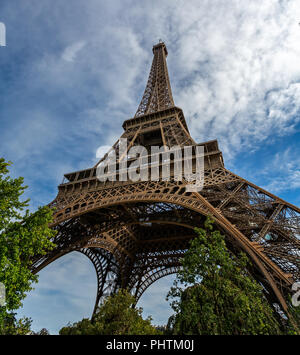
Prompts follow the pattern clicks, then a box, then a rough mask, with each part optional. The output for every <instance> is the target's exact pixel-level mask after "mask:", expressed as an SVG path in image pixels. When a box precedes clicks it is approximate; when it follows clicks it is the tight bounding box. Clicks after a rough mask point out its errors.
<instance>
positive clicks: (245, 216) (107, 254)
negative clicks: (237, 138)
mask: <svg viewBox="0 0 300 355" xmlns="http://www.w3.org/2000/svg"><path fill="white" fill-rule="evenodd" d="M153 53H154V57H153V63H152V66H151V71H150V75H149V79H148V82H147V86H146V89H145V92H144V95H143V98H142V100H141V103H140V105H139V107H138V110H137V112H136V114H135V116H134V117H133V118H131V119H129V120H126V121H125V122H124V123H123V128H124V133H123V134H122V136H121V137H120V138H127V140H128V150H129V149H130V148H131V147H133V146H135V145H143V146H144V147H146V148H147V149H150V146H152V145H160V146H163V145H165V146H169V147H172V146H174V145H179V146H181V147H184V146H187V145H190V146H193V147H196V146H203V147H204V152H205V157H204V166H205V171H204V188H203V189H202V190H201V191H199V192H188V191H187V190H186V189H185V186H186V185H187V183H188V182H187V181H185V180H182V181H176V179H174V177H173V178H171V179H170V181H164V180H163V179H162V178H159V179H158V181H137V182H132V181H118V179H117V181H107V182H101V181H99V180H98V179H97V177H96V170H97V166H98V165H99V164H100V163H101V162H103V161H104V159H105V157H104V158H103V159H101V160H100V161H99V162H98V164H97V165H95V166H94V167H92V168H90V169H87V170H82V171H76V172H73V173H69V174H66V175H65V180H66V181H65V182H64V183H63V184H61V185H59V187H58V195H57V197H56V198H55V200H54V201H53V202H52V203H51V204H50V206H52V207H55V208H56V210H55V215H54V223H53V228H55V229H56V230H57V232H58V233H57V235H56V237H55V239H54V242H55V244H56V245H57V247H56V249H55V250H53V251H52V252H51V253H49V254H47V255H46V256H36V258H35V260H34V263H33V266H32V270H33V272H34V273H37V272H39V271H40V270H41V269H42V268H44V267H45V266H47V265H48V264H50V263H51V262H53V261H54V260H56V259H57V258H59V257H61V256H63V255H65V254H67V253H69V252H72V251H79V252H81V253H83V254H85V255H86V256H87V257H88V258H89V259H90V260H91V261H92V263H93V264H94V266H95V269H96V273H97V279H98V287H97V296H96V306H97V305H98V304H99V301H100V299H101V298H102V297H103V296H106V295H109V294H111V293H113V292H116V290H117V289H118V288H120V287H127V288H129V289H130V290H131V292H132V293H133V294H134V295H135V296H136V297H137V299H139V298H140V297H141V295H142V294H143V292H144V291H145V290H146V289H147V288H148V287H149V286H150V285H151V284H152V283H153V282H155V281H156V280H158V279H159V278H161V277H163V276H166V275H168V274H172V273H175V272H176V271H177V270H178V268H179V267H180V263H179V259H180V258H181V257H182V256H183V255H184V253H185V251H186V250H187V248H188V243H189V240H190V239H191V238H193V237H194V236H195V235H194V232H193V228H194V227H196V226H197V227H199V226H202V225H203V222H204V220H205V218H206V216H208V215H211V216H212V217H213V218H214V219H215V221H216V223H215V224H216V227H217V228H218V229H220V230H221V231H222V233H223V234H224V235H225V236H226V243H227V245H228V247H229V248H230V249H231V250H232V252H234V253H237V252H239V251H241V250H243V251H244V252H246V253H247V255H248V257H249V258H250V259H251V260H252V264H253V266H252V267H251V269H250V270H249V271H250V272H251V274H252V275H253V276H254V277H255V278H256V280H258V281H259V282H260V283H261V284H263V286H264V287H265V291H266V296H267V298H268V299H269V301H270V302H271V303H277V304H279V305H280V306H281V307H282V309H284V310H285V309H286V302H285V299H286V296H287V294H288V293H289V292H290V290H291V285H292V284H293V282H295V281H296V280H299V279H300V272H299V264H300V239H299V234H300V218H299V217H300V210H299V208H297V207H296V206H293V205H292V204H290V203H288V202H286V201H283V200H282V199H280V198H278V197H277V196H275V195H273V194H271V193H269V192H267V191H265V190H263V189H262V188H260V187H258V186H256V185H254V184H252V183H251V182H249V181H247V180H245V179H243V178H241V177H239V176H237V175H236V174H234V173H232V172H231V171H229V170H227V169H226V168H225V167H224V162H223V158H222V152H221V151H220V150H219V147H218V142H217V140H213V141H209V142H203V143H196V142H195V141H194V140H193V139H192V138H191V136H190V134H189V130H188V127H187V124H186V121H185V118H184V115H183V112H182V110H181V109H180V108H178V107H176V106H175V105H174V101H173V97H172V91H171V86H170V82H169V76H168V69H167V64H166V56H167V49H166V46H165V44H164V43H158V44H157V45H155V46H154V47H153ZM113 148H114V149H115V150H116V151H117V152H118V142H116V143H115V144H114V146H113ZM149 156H150V151H149ZM118 158H119V161H118V164H117V171H118V166H119V164H120V163H121V161H122V160H123V158H124V157H123V156H120V155H119V156H118ZM126 164H127V163H126ZM128 164H129V162H128ZM171 172H172V166H171Z"/></svg>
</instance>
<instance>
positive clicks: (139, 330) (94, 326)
mask: <svg viewBox="0 0 300 355" xmlns="http://www.w3.org/2000/svg"><path fill="white" fill-rule="evenodd" d="M134 303H135V298H134V297H133V296H132V295H131V294H130V293H129V292H128V291H126V290H125V289H120V290H119V291H118V292H117V293H116V294H115V295H112V296H110V297H108V298H106V299H105V301H104V303H103V304H102V305H101V306H100V308H99V309H98V312H97V313H96V315H95V317H94V319H93V320H92V321H91V320H89V319H83V320H82V321H80V322H77V323H74V324H73V325H68V326H66V327H64V328H62V329H61V330H60V332H59V334H60V335H146V334H148V335H159V334H161V332H160V331H159V330H157V329H156V328H155V327H154V326H152V325H151V320H152V319H151V317H148V318H147V319H143V318H142V311H143V310H142V308H133V307H132V305H133V304H134Z"/></svg>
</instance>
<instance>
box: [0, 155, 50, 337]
mask: <svg viewBox="0 0 300 355" xmlns="http://www.w3.org/2000/svg"><path fill="white" fill-rule="evenodd" d="M9 165H10V163H8V162H6V161H5V160H4V159H3V158H1V159H0V282H1V283H2V284H4V286H5V289H6V297H5V298H6V304H5V306H1V307H0V334H1V333H5V332H7V331H8V329H10V331H11V332H13V324H15V325H16V329H19V330H20V329H25V330H24V331H26V329H28V324H29V322H30V321H29V319H28V318H25V319H23V320H21V321H20V322H21V323H20V322H17V321H16V319H15V314H14V313H12V310H15V309H18V308H19V307H21V306H22V300H23V299H24V298H25V296H26V293H27V292H29V291H30V290H32V286H31V285H32V283H34V282H37V280H38V277H37V275H33V274H32V273H31V271H30V265H31V263H32V261H31V260H32V257H33V256H34V255H37V254H38V255H44V254H45V253H46V252H47V251H49V250H51V249H52V248H53V247H54V244H53V243H52V242H51V241H50V239H51V238H52V237H53V236H54V235H55V232H54V231H53V230H52V229H50V228H49V227H48V224H49V223H50V222H51V221H52V211H51V210H50V209H49V208H48V207H43V208H39V209H38V210H37V211H36V212H35V213H30V212H29V210H28V209H26V207H27V206H28V202H29V200H25V201H21V196H22V194H23V193H24V190H25V189H26V188H27V186H23V178H22V177H19V178H17V179H12V178H11V177H10V176H9V175H8V173H9V170H8V166H9ZM20 332H21V333H22V331H21V330H20Z"/></svg>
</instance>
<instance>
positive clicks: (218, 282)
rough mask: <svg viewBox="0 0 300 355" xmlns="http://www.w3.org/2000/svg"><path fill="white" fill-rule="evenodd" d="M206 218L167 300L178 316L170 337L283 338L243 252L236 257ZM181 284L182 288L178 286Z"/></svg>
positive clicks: (173, 319)
mask: <svg viewBox="0 0 300 355" xmlns="http://www.w3.org/2000/svg"><path fill="white" fill-rule="evenodd" d="M212 223H213V221H212V220H211V219H210V218H208V219H207V220H206V222H205V228H204V229H203V228H196V229H195V231H196V234H197V237H196V238H195V239H193V240H192V241H191V243H190V248H189V250H188V251H187V252H186V254H185V256H184V258H183V259H182V269H181V270H180V271H179V272H178V274H177V277H176V280H175V282H174V287H172V288H171V290H170V292H169V294H168V296H167V299H172V302H171V306H172V308H173V309H174V311H175V314H174V315H173V316H172V317H171V318H170V319H169V322H168V326H167V332H168V333H169V334H170V332H171V333H173V334H211V335H213V334H227V335H230V334H232V335H234V334H252V335H255V334H281V332H282V331H281V325H280V324H279V322H278V320H277V318H276V317H275V313H274V310H273V308H272V307H271V306H270V305H269V303H268V302H267V300H266V298H265V296H264V294H263V288H262V287H261V285H259V284H258V283H257V282H256V281H255V280H254V279H253V278H252V277H251V276H250V275H249V273H248V272H247V267H248V266H249V260H248V259H247V257H246V255H245V254H244V253H240V254H239V255H238V256H234V255H233V254H232V253H231V252H230V251H229V250H228V249H227V247H226V244H225V239H224V236H223V235H221V233H220V232H219V231H217V230H214V228H213V224H212ZM180 284H181V285H182V286H183V288H182V287H180Z"/></svg>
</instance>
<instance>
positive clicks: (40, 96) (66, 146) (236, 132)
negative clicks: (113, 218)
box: [0, 0, 300, 333]
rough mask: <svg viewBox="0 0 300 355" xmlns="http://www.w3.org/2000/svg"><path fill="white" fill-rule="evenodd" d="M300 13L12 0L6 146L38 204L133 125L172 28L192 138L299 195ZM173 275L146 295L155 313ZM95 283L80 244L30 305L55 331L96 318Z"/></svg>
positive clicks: (216, 5)
mask: <svg viewBox="0 0 300 355" xmlns="http://www.w3.org/2000/svg"><path fill="white" fill-rule="evenodd" d="M299 20H300V4H299V1H297V0H290V1H289V0H286V1H279V0H269V1H266V2H262V1H260V0H259V1H258V0H257V1H256V0H253V1H251V2H246V1H245V2H241V1H237V0H210V1H194V0H189V1H181V0H168V1H167V0H159V1H158V0H152V1H148V0H142V1H137V0H135V1H133V0H132V1H131V0H112V1H105V0H72V1H64V0H52V1H50V0H43V1H40V0H27V1H22V2H21V1H17V0H2V1H1V4H0V22H3V23H5V25H6V32H7V38H6V42H7V46H6V47H0V92H1V95H0V155H1V156H3V157H5V158H6V159H7V160H11V161H12V162H13V163H14V164H13V167H12V170H11V171H12V175H13V176H20V175H21V176H24V178H25V183H26V184H27V185H28V186H29V188H28V190H27V192H26V197H30V199H31V204H30V208H31V209H32V210H35V209H36V208H37V207H38V206H39V205H44V204H47V203H49V202H50V201H51V200H53V199H54V198H55V196H56V192H57V185H58V184H59V183H61V181H62V178H63V174H64V173H67V172H71V171H75V170H80V169H84V168H88V167H91V166H92V165H93V164H95V162H96V161H97V158H96V152H97V149H98V148H99V147H100V146H103V145H111V144H112V143H114V141H115V140H116V139H117V138H118V137H119V136H120V135H121V133H122V127H121V124H122V122H123V121H124V120H125V119H128V118H130V117H132V116H133V115H134V113H135V111H136V109H137V106H138V104H139V101H140V99H141V96H142V93H143V90H144V87H145V85H146V80H147V77H148V73H149V70H150V65H151V61H152V45H153V44H155V43H156V42H158V40H159V39H163V40H164V41H165V43H166V45H167V47H168V51H169V56H168V68H169V74H170V79H171V85H172V89H173V96H174V100H175V103H176V105H177V106H179V107H181V108H182V109H183V111H184V113H185V117H186V120H187V123H188V125H189V128H190V131H191V134H192V136H193V137H194V138H195V139H196V140H197V141H198V142H201V141H207V140H210V139H215V138H217V139H218V141H219V146H220V149H221V150H222V151H223V155H224V160H225V164H226V167H227V168H229V169H231V170H232V171H233V172H235V173H237V174H238V175H241V176H243V177H244V178H246V179H248V180H251V181H252V182H254V183H256V184H258V185H260V186H262V187H264V188H266V189H268V190H269V191H271V192H273V193H275V194H277V195H279V196H280V197H282V198H284V199H286V200H287V201H289V202H291V203H294V204H296V205H300V169H299V163H300V145H299V140H300V129H299V128H300V122H299V121H300V115H299V108H300V65H299V59H300V46H299V43H300V26H299ZM171 279H172V277H168V278H165V279H161V280H159V281H158V282H157V283H155V284H154V285H152V287H151V288H149V289H148V291H147V292H146V293H145V294H144V296H143V297H142V299H141V300H140V302H139V305H140V306H142V307H143V308H144V310H145V311H144V314H145V315H148V314H152V315H153V318H154V323H156V324H163V323H166V321H167V318H168V316H169V314H170V308H169V307H168V304H167V302H166V301H165V300H164V299H165V295H166V293H167V291H168V289H169V287H170V284H171ZM95 292H96V277H95V273H94V270H93V267H92V265H91V264H90V263H89V261H88V260H87V259H86V258H85V257H84V256H83V255H80V254H78V253H72V254H70V255H67V256H65V257H63V258H61V259H60V260H58V261H56V262H55V263H53V264H52V265H50V266H49V267H48V268H46V269H44V270H43V271H41V273H40V282H39V284H38V285H37V286H36V290H35V291H33V292H32V293H31V294H30V295H29V296H28V297H27V299H26V300H25V301H24V308H23V309H22V311H20V312H19V314H20V315H27V316H30V317H32V318H33V319H34V323H33V328H34V329H40V328H42V327H46V328H48V329H50V331H51V333H56V332H57V331H58V329H60V328H61V327H62V326H63V325H65V324H66V323H67V322H68V321H71V322H74V321H76V320H80V319H82V318H83V317H89V316H90V314H91V312H92V309H93V302H94V297H95Z"/></svg>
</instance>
